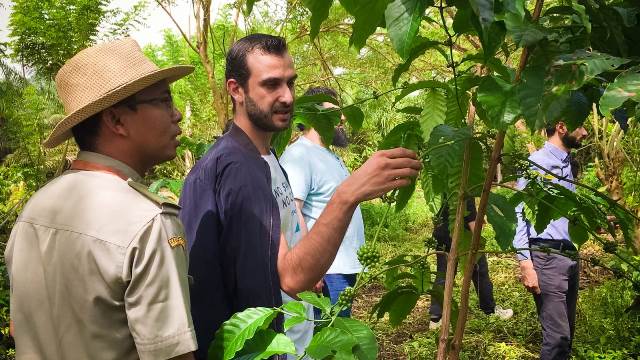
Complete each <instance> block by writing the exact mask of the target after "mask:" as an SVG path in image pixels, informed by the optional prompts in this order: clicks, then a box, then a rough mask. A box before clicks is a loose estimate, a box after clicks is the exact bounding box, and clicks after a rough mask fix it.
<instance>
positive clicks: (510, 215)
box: [487, 193, 517, 250]
mask: <svg viewBox="0 0 640 360" xmlns="http://www.w3.org/2000/svg"><path fill="white" fill-rule="evenodd" d="M487 221H489V224H491V226H492V227H493V229H494V231H495V233H496V235H495V236H496V241H497V243H498V245H499V246H500V248H501V249H503V250H505V249H508V248H510V247H511V242H512V241H513V238H514V236H515V234H516V223H517V219H516V210H515V206H514V204H512V203H511V202H510V201H509V199H508V198H506V197H505V196H503V195H500V194H498V193H491V194H490V195H489V204H488V205H487Z"/></svg>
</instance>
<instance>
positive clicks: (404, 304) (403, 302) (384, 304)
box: [371, 285, 420, 326]
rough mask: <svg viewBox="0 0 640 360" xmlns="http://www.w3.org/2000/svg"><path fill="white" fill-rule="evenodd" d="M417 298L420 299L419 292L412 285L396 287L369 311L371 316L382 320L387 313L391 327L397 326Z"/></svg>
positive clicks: (414, 304)
mask: <svg viewBox="0 0 640 360" xmlns="http://www.w3.org/2000/svg"><path fill="white" fill-rule="evenodd" d="M418 298H420V292H419V291H418V289H416V287H415V286H414V285H401V286H398V287H397V288H395V289H393V290H391V291H389V292H388V293H386V294H384V295H383V296H382V298H381V299H380V301H379V302H378V303H377V304H376V305H374V306H373V308H372V309H371V314H372V315H373V314H375V315H376V317H377V318H378V319H382V318H383V317H384V315H385V314H386V313H388V314H389V323H390V324H391V326H398V325H400V323H401V322H402V321H403V320H404V319H406V317H407V315H409V313H411V311H412V310H413V308H414V307H415V306H416V303H417V302H418Z"/></svg>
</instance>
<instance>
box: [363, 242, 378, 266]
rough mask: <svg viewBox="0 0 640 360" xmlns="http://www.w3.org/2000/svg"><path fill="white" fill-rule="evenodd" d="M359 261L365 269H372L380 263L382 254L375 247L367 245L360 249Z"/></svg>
mask: <svg viewBox="0 0 640 360" xmlns="http://www.w3.org/2000/svg"><path fill="white" fill-rule="evenodd" d="M358 261H360V264H362V266H364V267H365V268H370V267H372V266H375V265H377V264H378V263H379V262H380V254H379V253H378V250H376V249H375V248H374V247H373V246H371V245H368V244H365V245H363V246H362V247H360V249H358Z"/></svg>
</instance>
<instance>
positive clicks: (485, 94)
mask: <svg viewBox="0 0 640 360" xmlns="http://www.w3.org/2000/svg"><path fill="white" fill-rule="evenodd" d="M478 103H479V109H478V110H479V111H481V112H482V113H483V114H482V115H481V116H482V117H483V118H484V119H485V123H486V124H487V126H488V127H489V128H492V129H499V130H504V129H506V128H507V127H508V126H509V125H512V124H513V123H514V122H515V121H516V119H517V118H518V116H519V115H520V106H519V104H518V100H517V98H516V96H515V86H513V85H511V84H509V83H507V82H506V81H504V80H502V79H500V78H497V77H487V78H485V79H484V80H483V81H482V83H481V84H480V86H479V87H478Z"/></svg>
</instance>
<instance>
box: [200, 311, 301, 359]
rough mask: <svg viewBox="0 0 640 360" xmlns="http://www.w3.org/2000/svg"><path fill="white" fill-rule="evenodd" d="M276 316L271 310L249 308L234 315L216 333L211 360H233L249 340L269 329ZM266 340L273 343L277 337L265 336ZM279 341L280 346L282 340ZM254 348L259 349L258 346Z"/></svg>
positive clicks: (210, 355) (211, 350) (211, 348)
mask: <svg viewBox="0 0 640 360" xmlns="http://www.w3.org/2000/svg"><path fill="white" fill-rule="evenodd" d="M276 314H277V313H276V311H275V310H274V309H269V308H249V309H247V310H244V311H242V312H239V313H236V314H233V316H232V317H231V318H230V319H229V320H227V321H225V322H224V323H223V324H222V326H221V327H220V329H218V331H217V332H216V336H215V339H214V341H213V343H211V346H210V347H209V359H223V360H228V359H232V358H233V357H234V356H235V354H236V353H237V352H238V351H240V350H241V349H242V348H243V347H244V346H245V343H246V342H247V341H248V340H249V339H252V338H254V335H255V334H256V332H258V331H259V330H265V329H267V327H268V326H269V324H270V323H271V321H272V320H273V319H274V318H275V316H276ZM265 339H268V341H269V343H271V341H273V340H274V339H275V337H273V338H271V337H270V336H265V337H264V338H263V340H265ZM277 341H278V345H280V341H281V340H277ZM289 342H291V340H289ZM253 346H256V347H257V344H255V345H253Z"/></svg>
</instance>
